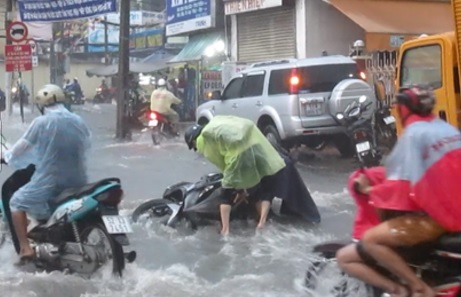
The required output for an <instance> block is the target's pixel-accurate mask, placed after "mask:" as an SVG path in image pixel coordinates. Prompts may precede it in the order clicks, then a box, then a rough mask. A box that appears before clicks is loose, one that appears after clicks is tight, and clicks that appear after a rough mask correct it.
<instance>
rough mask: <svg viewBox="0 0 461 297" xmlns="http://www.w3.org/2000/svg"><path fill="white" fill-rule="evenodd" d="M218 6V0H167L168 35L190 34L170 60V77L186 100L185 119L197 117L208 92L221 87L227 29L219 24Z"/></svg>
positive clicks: (174, 86)
mask: <svg viewBox="0 0 461 297" xmlns="http://www.w3.org/2000/svg"><path fill="white" fill-rule="evenodd" d="M218 1H220V0H218ZM216 5H217V2H216V0H202V1H167V7H166V13H167V21H166V36H167V37H171V36H184V35H187V36H188V37H189V40H188V43H187V44H186V45H185V46H184V48H183V49H182V50H181V51H180V52H179V53H178V54H177V55H176V56H175V57H174V58H173V59H172V60H171V61H170V62H169V65H170V66H171V70H172V71H170V74H169V76H168V79H169V81H170V82H171V84H172V85H173V90H174V92H175V93H176V95H177V96H178V97H179V98H181V99H182V101H183V104H182V106H181V107H180V110H179V113H180V116H181V119H182V120H183V121H192V120H195V110H196V108H197V106H198V105H199V104H200V103H201V102H203V100H204V98H206V97H207V96H206V95H207V94H208V93H210V92H212V91H214V90H216V89H221V86H220V85H219V84H217V83H216V82H217V81H218V80H219V81H220V77H221V72H220V65H221V62H222V61H224V60H225V59H226V56H225V39H224V28H217V25H216ZM218 27H220V24H219V22H218Z"/></svg>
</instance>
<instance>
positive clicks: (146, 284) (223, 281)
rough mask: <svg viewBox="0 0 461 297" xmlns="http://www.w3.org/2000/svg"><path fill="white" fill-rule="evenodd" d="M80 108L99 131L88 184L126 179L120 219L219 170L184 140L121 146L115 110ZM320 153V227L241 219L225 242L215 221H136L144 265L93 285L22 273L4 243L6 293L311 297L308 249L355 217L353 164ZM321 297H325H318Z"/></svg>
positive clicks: (2, 287) (14, 134)
mask: <svg viewBox="0 0 461 297" xmlns="http://www.w3.org/2000/svg"><path fill="white" fill-rule="evenodd" d="M75 109H76V111H77V113H79V114H80V115H82V116H83V118H84V119H85V120H86V121H87V123H88V124H89V126H90V128H91V130H92V132H93V148H92V153H91V156H90V159H89V173H90V178H91V180H92V181H94V180H98V179H102V178H106V177H112V176H113V177H119V178H121V180H122V185H123V188H124V191H125V197H124V200H123V201H122V204H121V209H122V213H123V214H126V215H130V214H131V212H132V211H133V210H134V208H136V206H138V205H139V204H140V203H141V202H143V201H145V200H147V199H152V198H160V196H161V194H162V193H163V191H164V189H165V188H166V187H167V186H169V185H171V184H174V183H176V182H179V181H195V180H197V179H199V178H200V176H201V175H203V174H206V173H210V172H213V171H216V169H214V168H213V167H212V166H211V165H210V164H208V162H206V160H204V159H203V158H201V157H200V156H198V155H197V154H195V153H193V152H191V151H189V150H187V148H186V146H185V144H183V143H182V139H179V140H177V141H173V142H168V143H163V144H162V145H161V146H160V147H154V146H153V145H152V143H151V140H150V136H149V135H148V134H139V135H138V134H136V135H134V139H133V142H130V143H116V142H115V141H114V140H113V135H114V126H115V107H114V106H112V105H101V106H98V105H96V106H93V105H87V106H84V107H77V108H75ZM18 118H19V117H17V116H16V118H13V119H11V120H9V121H5V122H4V123H3V134H4V135H5V137H6V138H7V139H8V142H9V143H12V142H14V141H15V140H16V139H17V138H18V137H19V136H20V135H21V133H22V132H23V131H24V130H25V128H26V127H27V126H25V125H22V124H19V119H18ZM31 118H32V116H31V115H29V120H30V119H31ZM322 156H323V158H324V159H323V160H322V159H315V160H312V161H307V162H303V163H302V164H300V165H299V167H298V168H299V170H300V172H301V174H302V176H303V179H304V181H305V182H306V184H307V185H308V187H309V189H310V191H311V193H312V194H313V197H314V200H315V202H316V203H317V205H318V206H319V210H320V212H321V214H322V223H321V224H320V226H318V227H315V228H313V227H310V226H303V225H281V224H278V223H269V224H268V226H267V229H266V230H263V232H261V233H259V234H255V231H254V228H255V227H256V225H255V223H254V222H238V223H234V224H232V226H231V228H232V235H231V236H230V237H229V238H227V239H223V238H221V236H219V234H218V225H217V224H216V225H214V226H208V227H205V228H202V229H200V230H198V231H197V232H187V231H186V230H181V229H179V230H173V229H170V228H167V227H163V226H160V225H158V224H134V225H133V228H134V233H133V234H131V235H130V240H131V248H132V249H134V250H136V251H137V253H138V258H137V260H136V261H135V262H134V263H133V264H128V265H127V269H126V271H125V275H124V277H123V279H121V280H120V279H117V278H112V276H111V275H110V271H109V270H108V269H106V270H104V271H100V273H98V275H95V276H93V277H92V278H91V279H90V280H88V279H83V278H81V277H79V276H72V275H64V274H63V273H60V272H54V273H51V274H47V273H35V272H25V271H22V270H20V269H18V268H17V267H15V266H14V262H15V261H16V260H17V258H16V255H15V253H14V251H13V247H12V245H11V243H7V244H6V245H4V246H3V247H2V248H1V249H0V262H1V263H2V264H1V269H0V291H1V292H2V296H8V297H16V296H18V297H19V296H21V297H64V296H65V297H96V296H98V297H103V296H104V297H106V296H107V297H109V296H110V297H131V296H133V297H134V296H136V297H154V296H159V297H169V296H172V297H182V296H190V297H199V296H200V297H208V296H210V297H211V296H223V297H226V296H234V297H246V296H261V297H262V296H267V297H269V296H274V297H275V296H283V297H290V296H308V294H307V292H306V291H305V290H304V289H303V284H302V282H303V277H304V274H305V271H306V269H307V266H308V263H309V260H310V259H312V257H313V255H312V254H310V249H311V248H312V245H314V244H316V243H319V242H321V241H324V240H329V239H333V238H345V237H348V236H349V233H350V228H351V222H352V215H353V210H354V207H353V202H352V200H351V199H350V198H349V197H348V195H347V194H346V192H345V185H346V180H347V176H348V174H349V173H350V172H351V171H352V170H353V168H354V166H355V165H354V164H353V162H352V161H351V160H342V159H340V158H339V156H338V155H337V154H333V153H332V154H329V153H325V154H324V155H322ZM11 173H12V171H11V170H10V169H9V168H7V167H6V166H3V168H2V172H1V174H0V180H1V181H2V182H3V181H4V180H5V179H6V178H7V177H8V176H9V175H10V174H11ZM325 281H326V282H328V281H332V280H331V279H328V280H325ZM318 296H326V295H325V293H320V292H319V293H318Z"/></svg>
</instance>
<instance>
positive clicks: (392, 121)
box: [383, 116, 395, 125]
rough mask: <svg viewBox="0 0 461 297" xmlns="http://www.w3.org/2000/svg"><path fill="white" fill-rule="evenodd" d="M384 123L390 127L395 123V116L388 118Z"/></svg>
mask: <svg viewBox="0 0 461 297" xmlns="http://www.w3.org/2000/svg"><path fill="white" fill-rule="evenodd" d="M383 121H384V123H386V125H390V124H393V123H395V118H394V117H393V116H388V117H385V118H384V119H383Z"/></svg>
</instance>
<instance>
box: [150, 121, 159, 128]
mask: <svg viewBox="0 0 461 297" xmlns="http://www.w3.org/2000/svg"><path fill="white" fill-rule="evenodd" d="M157 125H158V120H150V121H149V127H155V126H157Z"/></svg>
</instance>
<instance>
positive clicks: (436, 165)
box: [337, 86, 461, 297]
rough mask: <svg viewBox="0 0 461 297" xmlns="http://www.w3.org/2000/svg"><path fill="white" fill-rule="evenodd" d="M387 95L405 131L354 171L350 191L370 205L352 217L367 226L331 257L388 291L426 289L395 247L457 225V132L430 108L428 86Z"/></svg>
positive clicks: (423, 292)
mask: <svg viewBox="0 0 461 297" xmlns="http://www.w3.org/2000/svg"><path fill="white" fill-rule="evenodd" d="M395 103H396V109H397V112H398V113H399V116H400V119H401V121H402V125H403V126H404V128H405V131H404V133H403V135H402V136H401V138H400V139H399V140H398V142H397V144H396V145H395V147H394V149H393V151H392V152H391V154H390V155H389V157H388V158H387V160H386V165H385V169H384V168H383V169H378V168H377V169H372V171H373V172H372V171H370V170H364V171H363V172H360V171H359V172H356V173H354V175H353V183H354V184H355V186H354V187H353V188H354V191H357V192H358V193H359V194H360V195H359V196H358V198H357V199H360V200H365V201H367V203H369V204H371V205H372V206H373V207H374V209H370V208H369V207H366V206H363V205H362V207H361V209H362V210H366V211H368V212H369V214H368V217H366V216H365V215H364V214H363V213H362V214H361V215H360V217H359V218H356V224H355V225H356V226H359V227H360V226H361V227H364V226H365V228H367V230H357V232H356V234H355V235H357V236H356V237H358V238H357V239H360V240H359V241H358V242H357V243H354V244H351V245H349V246H347V247H345V248H343V249H341V250H339V251H338V253H337V259H338V264H339V266H340V267H341V269H342V270H344V271H345V272H346V273H348V274H349V275H351V276H353V277H355V278H357V279H360V280H362V281H364V282H366V283H368V284H370V285H373V286H376V287H379V288H381V289H383V290H384V291H386V292H388V293H389V294H391V296H394V297H406V296H415V297H416V296H418V297H429V296H431V297H432V296H435V292H434V291H433V289H432V288H430V286H428V285H427V284H426V283H424V282H423V281H422V280H421V279H420V278H418V277H417V276H416V274H415V273H414V272H413V271H412V270H411V269H410V267H409V266H408V265H407V264H406V263H405V261H404V259H402V257H401V256H399V255H398V254H397V253H396V252H395V248H399V247H412V246H416V245H419V244H423V243H428V242H433V241H435V240H437V239H438V238H439V237H440V236H441V235H443V234H445V233H447V232H458V231H461V220H460V219H459V218H460V217H461V203H460V202H459V199H458V198H457V195H459V193H460V192H461V183H460V182H459V176H460V175H461V165H460V164H461V134H460V132H459V131H458V130H457V129H456V128H454V127H452V126H450V125H449V124H448V123H446V122H444V121H443V120H441V119H439V118H436V117H435V116H434V115H433V114H432V112H433V109H434V105H435V95H434V93H433V91H432V90H431V89H430V88H427V87H423V86H413V87H409V88H402V89H400V90H399V92H398V94H397V95H396V102H395ZM351 189H352V187H351ZM357 199H356V200H357ZM362 204H363V203H362ZM365 204H366V203H365ZM359 206H360V205H359ZM375 211H376V213H375ZM378 215H379V216H380V218H381V219H382V220H383V221H382V222H381V223H379V220H378ZM362 234H363V235H362ZM376 264H378V265H379V266H381V267H383V268H385V269H386V270H388V271H389V272H391V273H392V274H393V275H395V276H396V277H398V278H399V279H401V280H402V283H403V284H405V285H403V284H402V283H398V282H394V281H393V280H391V279H388V278H387V277H384V276H383V275H381V274H379V273H378V272H377V271H376V270H375V269H374V268H372V267H373V266H376Z"/></svg>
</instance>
